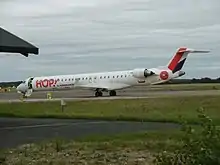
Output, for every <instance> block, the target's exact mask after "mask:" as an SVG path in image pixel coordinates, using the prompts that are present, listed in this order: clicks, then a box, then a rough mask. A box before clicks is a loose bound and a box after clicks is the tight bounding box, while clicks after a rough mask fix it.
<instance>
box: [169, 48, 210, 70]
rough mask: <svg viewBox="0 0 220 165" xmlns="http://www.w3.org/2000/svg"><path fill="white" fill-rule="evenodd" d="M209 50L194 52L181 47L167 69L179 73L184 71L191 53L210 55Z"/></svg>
mask: <svg viewBox="0 0 220 165" xmlns="http://www.w3.org/2000/svg"><path fill="white" fill-rule="evenodd" d="M208 52H210V51H208V50H193V49H189V48H186V47H180V48H179V49H178V50H177V52H176V54H175V55H174V56H173V58H172V59H171V60H170V62H169V63H168V64H167V67H168V68H169V69H170V70H171V71H172V72H173V73H175V72H177V71H179V70H181V69H182V67H183V65H184V63H185V61H186V58H187V56H188V54H189V53H208Z"/></svg>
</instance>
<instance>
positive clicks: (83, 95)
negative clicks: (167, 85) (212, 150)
mask: <svg viewBox="0 0 220 165" xmlns="http://www.w3.org/2000/svg"><path fill="white" fill-rule="evenodd" d="M103 94H104V96H103V97H98V98H97V97H95V96H94V91H90V90H79V89H74V90H65V91H53V92H52V97H53V99H54V100H57V99H60V98H62V99H66V100H91V99H121V98H123V99H130V98H149V97H161V96H198V95H200V96H201V95H206V96H208V95H220V90H203V91H201V90H197V91H190V90H188V91H169V90H167V91H149V90H147V89H146V88H140V87H139V88H137V87H136V88H129V89H124V90H119V91H117V96H114V97H109V95H108V93H107V92H104V93H103ZM19 97H20V95H19V94H18V93H16V92H10V93H0V102H15V101H16V102H20V100H19ZM46 97H47V92H34V93H33V94H32V95H31V97H29V98H28V99H25V100H27V101H47V100H46Z"/></svg>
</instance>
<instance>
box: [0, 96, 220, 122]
mask: <svg viewBox="0 0 220 165" xmlns="http://www.w3.org/2000/svg"><path fill="white" fill-rule="evenodd" d="M219 100H220V96H186V97H183V96H181V97H180V96H178V97H166V98H147V99H131V100H130V99H129V100H93V101H71V102H67V107H66V109H65V111H64V112H61V110H60V102H54V101H52V102H41V103H30V102H29V103H27V102H26V103H1V104H0V116H8V117H41V118H46V117H47V118H49V117H53V118H78V119H79V118H81V119H82V118H83V119H88V118H89V119H106V120H139V121H163V122H179V116H180V115H181V116H182V117H183V119H186V120H187V121H189V122H192V123H196V122H197V112H196V111H197V110H198V109H199V108H200V107H203V108H204V109H205V111H207V112H206V113H207V114H208V115H209V116H210V117H212V118H213V119H214V122H216V123H218V124H220V112H219V110H220V104H219Z"/></svg>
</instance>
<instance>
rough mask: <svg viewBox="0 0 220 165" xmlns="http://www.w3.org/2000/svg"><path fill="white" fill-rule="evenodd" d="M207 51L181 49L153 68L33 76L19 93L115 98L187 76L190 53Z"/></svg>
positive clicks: (25, 94) (18, 89)
mask: <svg viewBox="0 0 220 165" xmlns="http://www.w3.org/2000/svg"><path fill="white" fill-rule="evenodd" d="M207 52H209V51H202V50H193V49H189V48H185V47H181V48H179V49H178V50H177V52H176V53H175V55H174V56H173V57H172V59H171V60H170V61H169V63H168V64H166V65H165V66H161V67H156V68H149V69H146V68H136V69H133V70H124V71H112V72H99V73H84V74H74V75H57V76H41V77H30V78H28V79H26V80H25V81H24V82H22V83H21V84H20V85H19V86H18V87H17V91H18V92H19V93H22V94H23V95H24V96H30V95H31V93H32V92H33V91H45V90H46V91H50V90H63V89H73V88H87V89H93V90H96V93H95V96H102V91H109V94H110V96H115V95H116V91H115V90H119V89H123V88H128V87H131V86H137V85H154V84H160V83H164V82H167V81H169V80H171V79H173V78H178V77H181V76H183V75H184V74H185V72H183V71H182V70H181V69H182V67H183V65H184V63H185V61H186V58H187V56H188V54H189V53H207Z"/></svg>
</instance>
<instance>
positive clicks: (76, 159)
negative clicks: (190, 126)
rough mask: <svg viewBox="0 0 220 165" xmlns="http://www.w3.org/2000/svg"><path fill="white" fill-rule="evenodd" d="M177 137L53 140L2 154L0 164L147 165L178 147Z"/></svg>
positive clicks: (153, 134) (142, 135)
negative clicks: (155, 155) (154, 158)
mask: <svg viewBox="0 0 220 165" xmlns="http://www.w3.org/2000/svg"><path fill="white" fill-rule="evenodd" d="M181 136H182V132H180V131H175V132H174V131H170V132H167V131H166V132H148V133H147V132H141V133H135V134H121V135H114V136H108V137H106V136H93V137H87V138H83V139H76V140H75V141H73V140H71V141H70V140H65V139H54V140H50V141H44V142H40V143H36V144H29V145H23V146H19V147H17V148H15V149H8V150H5V151H3V152H2V156H1V157H2V158H1V159H0V160H2V161H5V163H8V164H10V165H15V164H28V163H34V164H41V165H50V164H53V165H58V164H59V165H64V164H65V165H67V164H68V165H69V164H71V163H72V164H85V162H86V164H103V165H104V164H110V163H111V164H124V163H125V162H127V163H128V164H144V163H150V164H151V163H152V160H153V153H156V152H158V151H161V150H171V149H172V148H173V147H174V146H176V145H180V144H179V143H178V141H179V139H180V137H181ZM70 162H71V163H70Z"/></svg>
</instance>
